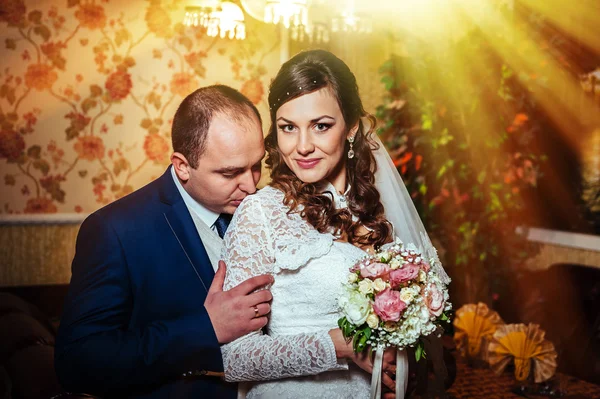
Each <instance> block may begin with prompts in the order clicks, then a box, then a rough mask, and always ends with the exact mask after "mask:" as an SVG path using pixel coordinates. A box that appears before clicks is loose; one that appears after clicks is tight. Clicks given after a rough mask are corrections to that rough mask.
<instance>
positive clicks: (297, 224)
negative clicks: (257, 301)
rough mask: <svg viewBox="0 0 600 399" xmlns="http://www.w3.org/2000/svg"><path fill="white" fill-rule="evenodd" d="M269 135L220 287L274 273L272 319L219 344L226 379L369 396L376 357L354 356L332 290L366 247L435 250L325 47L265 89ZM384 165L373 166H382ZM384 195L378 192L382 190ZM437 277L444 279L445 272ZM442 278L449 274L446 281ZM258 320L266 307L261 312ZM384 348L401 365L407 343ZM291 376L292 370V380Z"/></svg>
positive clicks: (290, 390) (230, 237)
mask: <svg viewBox="0 0 600 399" xmlns="http://www.w3.org/2000/svg"><path fill="white" fill-rule="evenodd" d="M269 107H270V116H271V124H272V125H271V128H270V131H269V134H268V135H267V137H266V139H265V147H266V149H267V160H266V163H267V165H268V167H269V168H270V169H271V179H272V181H271V183H270V185H269V186H267V187H265V188H264V189H262V190H260V191H259V192H258V193H257V194H255V195H252V196H249V197H247V198H246V199H245V200H244V201H243V202H242V204H241V205H240V206H239V208H238V210H237V211H236V213H235V216H234V218H233V220H232V223H231V225H230V227H229V229H228V231H227V234H226V236H225V246H224V249H223V260H224V261H225V263H226V264H227V266H228V268H227V270H228V272H227V277H226V281H225V289H229V288H231V287H233V286H235V285H237V284H238V283H240V282H241V281H243V280H245V279H247V278H249V277H252V276H256V275H259V274H265V273H270V274H272V275H273V276H274V277H275V282H274V284H273V286H272V287H271V293H272V294H273V301H272V305H271V309H270V312H271V315H270V321H269V324H268V325H267V326H266V328H265V329H264V330H263V331H256V332H254V333H251V334H248V335H246V336H244V337H241V338H239V339H237V340H235V341H233V342H231V343H229V344H227V345H224V346H223V347H222V353H223V362H224V367H225V378H226V380H228V381H255V382H254V383H252V385H251V386H250V387H249V390H248V392H247V397H248V398H278V399H280V398H281V399H283V398H369V397H370V390H371V376H370V372H371V371H372V369H373V365H372V364H371V360H370V358H369V357H368V356H366V355H355V354H354V353H353V351H352V346H351V344H348V343H346V341H345V340H344V338H343V336H342V334H341V331H340V330H339V329H338V328H337V320H338V318H339V317H340V314H339V312H338V305H337V294H338V293H339V291H340V288H341V286H342V283H343V280H344V279H345V277H346V275H347V271H348V269H349V267H351V266H352V265H353V264H354V263H355V262H356V261H357V260H358V259H360V258H362V257H363V256H364V255H365V254H366V251H369V250H373V249H377V248H380V247H383V246H385V245H386V244H388V243H390V242H392V241H393V238H394V236H398V237H400V238H401V239H403V240H405V242H412V243H414V244H416V245H418V246H421V249H422V250H423V251H425V252H427V253H429V254H430V255H433V256H435V252H434V251H435V250H434V249H433V247H432V246H431V243H430V241H429V239H428V237H427V234H426V233H425V230H424V228H423V225H422V223H421V221H420V219H419V217H418V215H417V214H416V210H415V209H414V206H413V205H412V202H411V200H410V197H409V196H408V193H407V192H406V189H405V188H404V186H403V184H402V182H401V180H400V177H399V176H398V174H397V172H396V170H395V168H394V167H393V164H392V163H391V160H390V159H389V156H388V155H387V153H386V152H385V149H384V148H383V146H382V145H381V143H380V142H379V143H376V142H375V141H374V140H376V137H375V138H374V136H375V135H374V134H373V129H374V126H375V123H374V122H375V121H374V118H373V117H372V116H370V115H368V114H367V113H366V112H365V110H364V108H363V105H362V102H361V99H360V97H359V94H358V87H357V84H356V79H355V77H354V75H353V74H352V72H351V71H350V70H349V68H348V66H347V65H346V64H345V63H344V62H343V61H341V60H340V59H338V58H337V57H335V56H334V55H333V54H331V53H329V52H327V51H323V50H313V51H307V52H302V53H300V54H298V55H296V56H295V57H293V58H292V59H290V60H289V61H288V62H286V63H285V64H283V66H282V67H281V69H280V71H279V73H278V74H277V76H276V78H275V79H274V80H273V82H272V83H271V87H270V92H269ZM376 170H377V173H376V172H375V171H376ZM380 193H381V196H380ZM435 267H438V268H439V269H440V271H439V272H438V274H440V276H443V279H447V276H446V274H445V273H444V272H443V270H442V269H441V265H439V262H438V264H437V265H436V266H435ZM446 282H447V281H446ZM253 311H254V312H255V315H256V316H257V317H258V316H260V315H262V314H264V313H265V312H267V311H268V310H267V309H260V308H254V309H253ZM389 358H393V359H394V360H395V359H396V355H395V353H392V354H391V355H389V353H388V354H387V356H386V359H388V360H385V363H384V370H387V371H391V374H392V375H393V374H394V370H395V368H396V367H398V368H399V369H400V371H399V372H398V374H397V375H399V376H400V380H401V381H398V382H399V383H398V385H396V383H395V382H394V381H393V380H392V378H391V377H390V376H389V375H388V374H387V373H383V375H382V382H383V384H384V385H386V386H387V387H389V388H390V390H394V389H395V387H396V386H399V387H400V390H399V392H396V397H397V398H403V397H404V391H405V389H406V380H407V373H408V362H407V359H406V353H405V351H402V352H401V354H400V356H398V364H397V365H393V364H392V363H393V361H390V360H389ZM292 377H293V378H292Z"/></svg>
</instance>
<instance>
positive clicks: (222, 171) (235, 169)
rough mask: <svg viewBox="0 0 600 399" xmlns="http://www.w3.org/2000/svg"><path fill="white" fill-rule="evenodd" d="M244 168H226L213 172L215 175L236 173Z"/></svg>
mask: <svg viewBox="0 0 600 399" xmlns="http://www.w3.org/2000/svg"><path fill="white" fill-rule="evenodd" d="M243 170H244V168H240V167H239V166H226V167H224V168H220V169H217V170H216V171H215V172H217V173H236V172H242V171H243Z"/></svg>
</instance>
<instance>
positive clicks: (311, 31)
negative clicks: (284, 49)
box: [290, 22, 329, 44]
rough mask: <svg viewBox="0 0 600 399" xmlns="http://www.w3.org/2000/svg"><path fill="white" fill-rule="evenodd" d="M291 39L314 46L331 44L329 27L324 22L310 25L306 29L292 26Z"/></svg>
mask: <svg viewBox="0 0 600 399" xmlns="http://www.w3.org/2000/svg"><path fill="white" fill-rule="evenodd" d="M290 39H292V40H294V41H296V42H305V41H307V42H309V43H314V44H322V43H329V27H328V26H327V24H325V23H322V22H313V23H310V24H309V25H308V26H307V27H306V28H305V27H304V26H301V25H292V26H291V27H290Z"/></svg>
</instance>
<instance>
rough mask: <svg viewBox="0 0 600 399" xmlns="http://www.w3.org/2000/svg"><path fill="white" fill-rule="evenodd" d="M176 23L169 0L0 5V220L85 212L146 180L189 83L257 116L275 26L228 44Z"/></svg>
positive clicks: (160, 166) (164, 150) (158, 164)
mask: <svg viewBox="0 0 600 399" xmlns="http://www.w3.org/2000/svg"><path fill="white" fill-rule="evenodd" d="M182 19H183V3H182V2H181V1H180V0H164V1H161V0H149V1H141V0H135V1H127V2H124V1H116V0H97V1H93V0H60V1H56V0H55V1H37V2H34V1H23V0H0V29H1V32H2V33H0V38H1V40H2V41H1V42H0V46H2V47H3V48H2V50H1V51H2V57H1V61H0V62H1V65H2V67H1V68H0V185H2V186H1V187H2V195H1V196H0V213H4V214H8V213H53V212H86V213H87V212H92V211H94V210H96V209H97V208H99V207H101V206H103V205H105V204H107V203H109V202H111V201H114V200H115V199H118V198H120V197H122V196H124V195H126V194H128V193H130V192H132V191H133V190H135V189H137V188H139V187H141V186H143V185H144V184H146V183H148V182H149V181H151V180H152V179H154V178H156V177H157V176H159V175H160V174H162V173H163V171H164V170H165V168H166V166H167V165H168V164H169V155H170V152H171V141H170V126H171V118H172V116H173V114H174V113H175V110H176V109H177V106H178V104H179V103H180V101H181V100H182V99H183V98H184V97H185V96H186V95H188V94H189V93H191V92H192V91H194V90H195V89H197V88H198V87H201V86H205V85H209V84H214V83H222V84H227V85H230V86H232V87H235V88H237V89H238V90H240V91H241V92H242V93H244V94H245V95H246V96H248V98H250V99H251V100H252V101H253V102H254V103H255V104H256V105H257V106H258V108H259V110H260V111H261V112H262V113H263V115H265V116H267V115H268V113H267V111H268V106H267V104H266V91H267V87H268V82H269V80H270V78H271V77H272V76H274V75H275V73H276V72H277V70H278V68H279V54H278V51H277V50H278V48H279V42H278V40H279V39H278V37H279V35H278V31H277V27H275V26H272V25H265V24H262V23H260V22H258V21H253V20H252V19H251V18H247V21H246V22H247V24H248V25H249V26H248V32H252V33H251V34H249V35H248V38H247V39H246V40H244V41H231V40H227V39H220V38H211V37H208V36H206V35H205V34H204V33H203V32H202V31H201V30H199V29H195V28H188V27H185V26H183V25H182V24H181V22H180V21H182Z"/></svg>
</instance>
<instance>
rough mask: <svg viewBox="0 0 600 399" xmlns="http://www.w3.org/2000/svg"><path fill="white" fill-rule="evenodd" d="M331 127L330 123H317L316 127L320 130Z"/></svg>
mask: <svg viewBox="0 0 600 399" xmlns="http://www.w3.org/2000/svg"><path fill="white" fill-rule="evenodd" d="M329 128H331V125H330V124H329V123H317V124H316V125H315V129H316V130H317V131H318V132H324V131H326V130H329Z"/></svg>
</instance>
